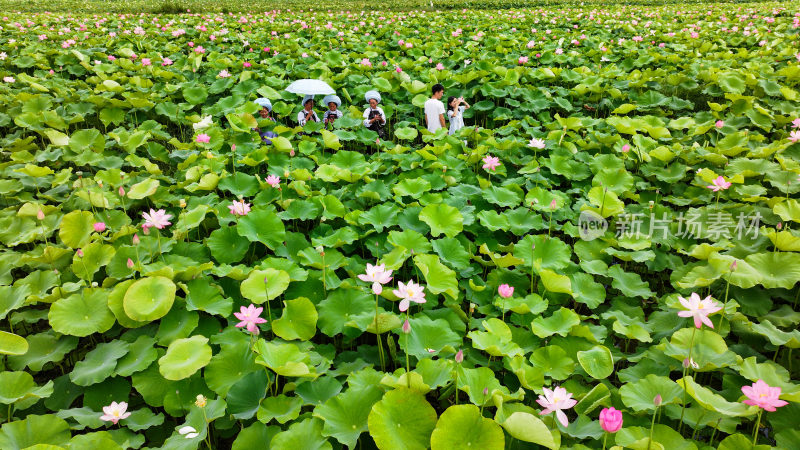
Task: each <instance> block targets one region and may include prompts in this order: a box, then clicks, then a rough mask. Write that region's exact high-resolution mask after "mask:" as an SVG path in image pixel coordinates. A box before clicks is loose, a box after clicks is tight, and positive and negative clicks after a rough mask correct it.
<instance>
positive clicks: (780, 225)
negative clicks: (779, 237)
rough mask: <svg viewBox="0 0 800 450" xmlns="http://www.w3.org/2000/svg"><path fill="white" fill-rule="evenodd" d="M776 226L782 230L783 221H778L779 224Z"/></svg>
mask: <svg viewBox="0 0 800 450" xmlns="http://www.w3.org/2000/svg"><path fill="white" fill-rule="evenodd" d="M775 228H777V229H779V230H780V229H781V228H783V222H778V225H777V226H776V227H775Z"/></svg>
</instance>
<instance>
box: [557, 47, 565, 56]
mask: <svg viewBox="0 0 800 450" xmlns="http://www.w3.org/2000/svg"><path fill="white" fill-rule="evenodd" d="M562 53H564V50H562V49H560V48H557V49H556V55H560V54H562Z"/></svg>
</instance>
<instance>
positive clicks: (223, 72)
mask: <svg viewBox="0 0 800 450" xmlns="http://www.w3.org/2000/svg"><path fill="white" fill-rule="evenodd" d="M217 76H218V77H220V78H228V77H230V76H231V74H230V72H228V71H227V70H225V69H222V70H221V71H220V72H219V74H217Z"/></svg>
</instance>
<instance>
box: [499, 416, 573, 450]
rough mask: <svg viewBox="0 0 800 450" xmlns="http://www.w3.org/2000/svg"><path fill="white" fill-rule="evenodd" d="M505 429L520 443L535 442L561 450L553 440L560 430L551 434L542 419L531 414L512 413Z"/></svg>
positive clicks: (505, 422)
mask: <svg viewBox="0 0 800 450" xmlns="http://www.w3.org/2000/svg"><path fill="white" fill-rule="evenodd" d="M503 428H505V429H506V431H508V434H510V435H511V436H512V437H514V438H516V439H519V440H520V441H523V442H533V443H534V444H539V445H542V446H544V447H547V448H550V449H553V450H555V449H557V448H559V445H558V443H556V441H555V439H554V438H553V435H554V434H557V433H558V430H553V432H551V431H550V430H549V429H548V428H547V425H545V424H544V422H542V421H541V419H539V418H538V417H536V416H534V415H533V414H531V413H527V412H515V413H512V414H511V415H510V416H508V418H507V419H506V420H505V421H504V422H503ZM559 437H560V436H559Z"/></svg>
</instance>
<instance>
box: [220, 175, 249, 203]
mask: <svg viewBox="0 0 800 450" xmlns="http://www.w3.org/2000/svg"><path fill="white" fill-rule="evenodd" d="M217 187H219V189H222V190H224V191H228V192H230V193H231V194H233V195H235V196H237V197H239V198H243V197H250V196H253V195H255V194H256V193H257V192H258V189H259V184H258V180H257V179H256V177H254V176H252V175H248V174H246V173H242V172H236V174H235V175H232V176H231V175H228V176H226V177H224V178H222V179H221V180H220V182H219V185H218V186H217Z"/></svg>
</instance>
